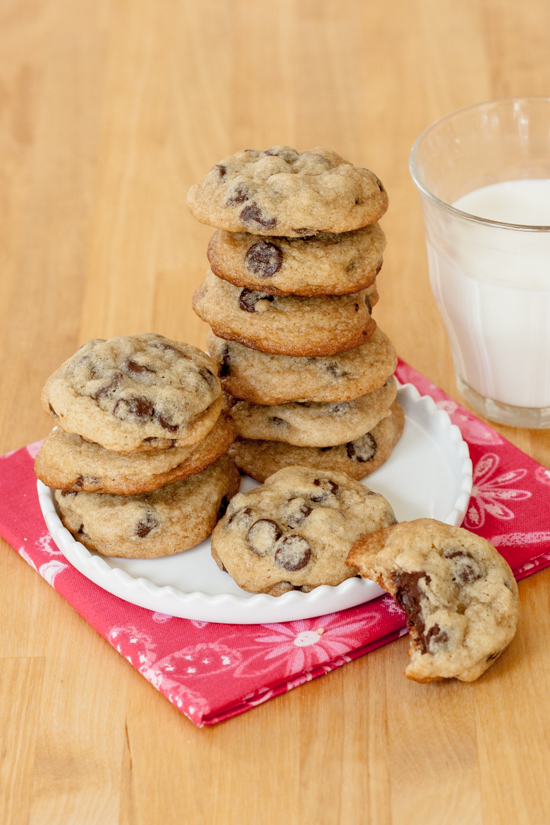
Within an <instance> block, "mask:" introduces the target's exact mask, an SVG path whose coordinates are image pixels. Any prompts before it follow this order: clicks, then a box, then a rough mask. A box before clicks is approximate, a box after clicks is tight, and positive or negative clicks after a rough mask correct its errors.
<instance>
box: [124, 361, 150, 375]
mask: <svg viewBox="0 0 550 825" xmlns="http://www.w3.org/2000/svg"><path fill="white" fill-rule="evenodd" d="M124 367H125V368H126V370H128V372H129V373H131V374H132V375H139V374H140V373H143V372H150V373H155V372H156V370H154V369H152V368H151V367H146V366H145V365H144V364H138V362H137V361H134V360H133V359H132V358H127V359H126V361H125V362H124Z"/></svg>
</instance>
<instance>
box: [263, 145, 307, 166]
mask: <svg viewBox="0 0 550 825" xmlns="http://www.w3.org/2000/svg"><path fill="white" fill-rule="evenodd" d="M266 156H268V157H272V158H282V159H283V160H286V162H287V163H295V162H296V161H297V160H298V158H299V157H300V155H299V154H298V152H297V151H296V149H292V148H291V147H290V146H285V148H284V149H275V147H274V146H272V147H271V149H266V150H265V152H262V157H266Z"/></svg>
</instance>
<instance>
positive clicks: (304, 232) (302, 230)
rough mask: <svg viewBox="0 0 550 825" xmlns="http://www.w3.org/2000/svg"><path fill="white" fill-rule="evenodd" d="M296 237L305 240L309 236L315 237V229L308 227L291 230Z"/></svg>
mask: <svg viewBox="0 0 550 825" xmlns="http://www.w3.org/2000/svg"><path fill="white" fill-rule="evenodd" d="M292 231H293V232H294V233H295V234H296V235H299V236H300V237H301V238H307V237H309V236H311V235H316V234H317V230H316V229H310V228H309V227H308V226H302V227H300V229H293V230H292Z"/></svg>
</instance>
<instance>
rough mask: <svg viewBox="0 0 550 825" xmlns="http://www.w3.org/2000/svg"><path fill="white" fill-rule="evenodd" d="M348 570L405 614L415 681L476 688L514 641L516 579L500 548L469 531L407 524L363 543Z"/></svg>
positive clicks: (425, 521) (422, 521)
mask: <svg viewBox="0 0 550 825" xmlns="http://www.w3.org/2000/svg"><path fill="white" fill-rule="evenodd" d="M347 563H348V564H349V565H350V566H351V569H352V570H355V569H358V570H359V572H360V574H361V575H362V576H365V577H366V578H369V579H373V580H374V581H376V582H378V584H379V585H380V586H381V587H383V588H384V589H385V590H387V591H388V592H389V593H391V594H392V596H393V597H394V598H395V599H396V601H397V603H398V604H399V605H400V606H401V607H402V608H403V610H404V611H405V614H406V616H407V624H408V626H409V627H410V631H411V645H410V650H409V656H410V657H411V663H410V664H409V665H408V667H407V669H406V671H405V676H407V677H408V678H409V679H414V680H415V681H417V682H432V681H437V680H440V679H452V678H455V679H460V680H461V681H464V682H471V681H473V680H474V679H477V678H478V677H479V676H481V674H482V673H484V672H485V671H486V670H487V668H489V667H490V666H491V665H492V664H493V662H494V661H495V660H496V659H497V658H498V657H499V656H500V654H501V653H502V651H503V650H504V649H505V648H506V647H507V645H508V644H509V643H510V642H511V641H512V639H513V637H514V634H515V632H516V626H517V620H518V588H517V584H516V582H515V580H514V576H513V573H512V571H511V570H510V567H509V565H508V564H507V563H506V561H505V560H504V559H503V558H502V556H501V555H500V554H499V553H498V552H497V551H496V550H495V548H494V547H493V545H492V544H490V543H489V542H488V541H486V540H485V539H483V538H481V537H480V536H476V535H474V534H473V533H470V532H468V530H463V529H462V528H460V527H451V526H450V525H448V524H443V523H442V522H439V521H434V520H432V519H418V520H417V521H410V522H403V523H401V524H398V525H396V526H395V527H390V528H388V529H384V530H381V531H380V532H379V533H374V534H372V535H369V536H366V537H364V538H361V539H359V541H358V542H357V543H356V544H355V545H354V546H353V547H352V549H351V552H350V554H349V556H348V561H347Z"/></svg>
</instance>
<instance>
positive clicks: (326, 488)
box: [310, 478, 339, 502]
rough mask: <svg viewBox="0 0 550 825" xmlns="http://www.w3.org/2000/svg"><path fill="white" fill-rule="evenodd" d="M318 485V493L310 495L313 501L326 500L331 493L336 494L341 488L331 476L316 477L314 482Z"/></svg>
mask: <svg viewBox="0 0 550 825" xmlns="http://www.w3.org/2000/svg"><path fill="white" fill-rule="evenodd" d="M313 483H314V484H315V486H316V487H319V488H320V489H319V492H318V493H313V495H311V496H310V499H311V500H312V501H317V502H320V501H326V500H327V498H328V497H329V496H330V495H334V496H335V495H336V493H337V492H338V490H339V487H338V485H337V484H336V482H334V481H331V480H330V478H316V479H315V480H314V482H313Z"/></svg>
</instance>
